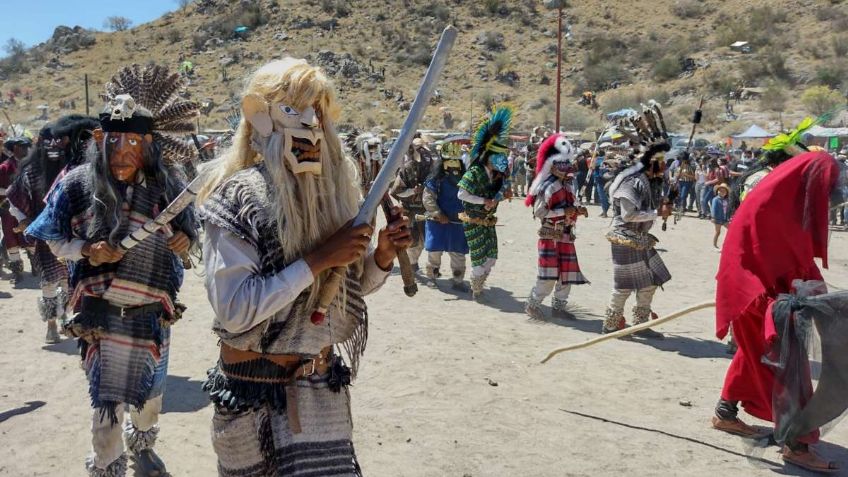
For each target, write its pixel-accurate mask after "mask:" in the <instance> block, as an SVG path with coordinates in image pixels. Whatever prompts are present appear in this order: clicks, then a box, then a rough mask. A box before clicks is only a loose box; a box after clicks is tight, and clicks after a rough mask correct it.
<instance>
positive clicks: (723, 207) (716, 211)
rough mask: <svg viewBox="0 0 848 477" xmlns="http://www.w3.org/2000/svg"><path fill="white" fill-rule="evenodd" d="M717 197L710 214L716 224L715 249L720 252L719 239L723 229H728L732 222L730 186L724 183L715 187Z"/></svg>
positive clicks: (714, 199)
mask: <svg viewBox="0 0 848 477" xmlns="http://www.w3.org/2000/svg"><path fill="white" fill-rule="evenodd" d="M714 190H715V197H713V199H712V201H711V202H710V214H711V215H712V218H713V220H712V222H713V224H715V235H713V247H715V249H716V250H718V239H719V237H720V236H721V228H722V227H725V228H726V227H727V224H728V223H729V222H730V216H729V206H730V204H729V201H728V199H727V196H728V195H729V194H730V186H728V185H727V183H725V182H722V183H721V184H718V185H717V186H715V189H714Z"/></svg>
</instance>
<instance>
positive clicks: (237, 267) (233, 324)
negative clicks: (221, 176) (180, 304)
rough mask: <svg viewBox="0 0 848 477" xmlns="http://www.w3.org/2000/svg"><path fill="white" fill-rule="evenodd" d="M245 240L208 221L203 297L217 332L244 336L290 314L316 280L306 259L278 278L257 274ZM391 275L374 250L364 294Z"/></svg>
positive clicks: (255, 259)
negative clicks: (221, 331)
mask: <svg viewBox="0 0 848 477" xmlns="http://www.w3.org/2000/svg"><path fill="white" fill-rule="evenodd" d="M245 245H246V244H245V242H244V241H243V240H242V239H240V238H239V237H237V236H236V235H234V234H232V233H231V232H229V231H227V230H225V229H221V228H219V227H217V226H215V225H214V224H212V223H209V222H207V223H206V234H205V237H204V240H203V261H204V263H205V266H206V293H207V295H208V297H209V302H210V303H211V304H212V309H213V310H214V311H215V324H214V328H215V329H223V330H226V331H228V332H230V333H242V332H245V331H248V330H250V329H252V328H253V327H255V326H256V325H257V324H259V323H262V322H263V321H266V320H268V319H270V318H271V317H273V316H274V315H275V314H277V313H280V312H282V313H284V314H286V313H288V311H289V310H290V309H291V307H292V305H293V303H294V301H295V299H296V298H297V297H298V296H299V295H300V294H301V293H302V292H303V291H304V290H306V289H307V288H308V287H309V286H310V285H312V283H313V282H314V277H313V275H312V270H311V269H310V268H309V265H308V264H307V263H306V261H305V260H303V259H301V260H297V261H296V262H294V263H292V264H290V265H289V266H287V267H286V268H284V269H283V270H281V271H280V272H278V273H277V274H276V275H272V276H267V277H263V276H261V275H260V273H259V270H260V258H259V254H258V253H257V252H256V250H255V249H253V248H252V247H248V246H245ZM388 276H389V272H387V271H384V270H382V269H380V267H379V266H378V265H377V262H376V261H375V259H374V253H373V250H372V251H371V253H369V254H368V256H367V257H366V259H365V268H364V270H363V274H362V279H361V286H362V294H363V295H367V294H369V293H373V292H374V291H376V290H377V289H379V288H380V287H381V286H382V285H383V284H384V283H385V282H386V279H387V278H388Z"/></svg>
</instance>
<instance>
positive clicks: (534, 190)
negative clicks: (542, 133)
mask: <svg viewBox="0 0 848 477" xmlns="http://www.w3.org/2000/svg"><path fill="white" fill-rule="evenodd" d="M555 156H560V157H558V158H557V159H556V160H560V161H565V160H569V159H574V147H573V146H572V145H571V142H569V141H568V139H566V138H565V136H564V135H563V134H561V133H556V134H552V135H550V136H548V137H547V139H545V140H544V141H543V142H542V145H541V146H539V152H538V153H537V154H536V176H535V178H534V179H533V184H531V185H530V190H529V191H528V194H527V198H526V199H525V200H524V204H525V205H526V206H527V207H531V206H532V205H533V203H534V202H535V201H536V196H537V195H538V194H539V192H540V191H539V188H540V187H541V185H542V183H543V182H544V181H545V180H546V179H547V178H548V177H550V175H551V164H552V163H553V162H554V161H552V160H550V159H551V158H553V157H555Z"/></svg>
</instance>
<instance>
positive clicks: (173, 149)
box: [27, 65, 199, 477]
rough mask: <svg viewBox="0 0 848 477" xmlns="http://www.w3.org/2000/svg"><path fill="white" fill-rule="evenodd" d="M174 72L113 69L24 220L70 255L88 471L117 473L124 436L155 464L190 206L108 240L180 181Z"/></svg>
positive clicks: (134, 224) (185, 116) (160, 204)
mask: <svg viewBox="0 0 848 477" xmlns="http://www.w3.org/2000/svg"><path fill="white" fill-rule="evenodd" d="M184 81H185V80H183V79H182V78H181V77H180V76H179V75H177V74H170V73H169V72H168V71H167V69H165V68H163V67H159V66H155V65H148V66H146V67H145V68H143V69H142V68H139V67H138V66H137V65H134V66H133V67H132V68H125V69H123V70H122V71H121V72H120V73H119V74H117V75H116V76H114V77H113V78H112V80H111V81H110V82H109V83H108V84H107V85H106V96H107V98H109V105H108V109H107V112H105V113H103V114H101V115H100V122H101V129H98V130H96V131H95V132H94V138H95V141H93V142H92V144H90V146H89V148H88V156H89V162H88V163H86V164H84V165H82V166H79V167H77V168H75V169H74V170H72V171H71V172H69V173H68V174H67V175H66V176H65V177H64V178H63V179H62V181H61V182H59V183H58V184H57V185H56V186H55V188H54V190H53V192H52V193H51V195H50V199H49V202H48V204H47V208H46V209H45V210H44V211H43V212H42V213H41V214H40V215H39V216H38V218H37V219H36V220H35V221H34V222H33V223H32V225H30V226H29V228H28V229H27V234H28V235H30V236H33V237H35V238H37V239H39V240H42V241H45V242H46V243H48V244H49V246H50V249H51V250H52V251H53V252H54V253H55V254H56V255H57V256H58V257H60V258H63V259H65V260H67V261H69V262H73V267H72V270H73V273H72V275H71V283H72V285H73V294H72V296H71V301H70V307H71V308H72V309H73V310H74V311H75V312H76V314H75V315H74V318H73V320H71V322H70V323H69V324H68V325H67V326H66V327H65V331H66V333H67V334H69V335H71V336H75V337H77V338H79V344H80V350H81V354H82V358H83V368H84V369H85V372H86V376H87V377H88V389H89V393H90V396H91V405H92V407H93V408H94V413H93V417H92V423H91V432H92V440H91V442H92V454H91V456H90V457H89V458H88V460H87V461H86V468H87V469H88V472H89V475H91V476H96V477H112V476H123V475H125V473H126V469H127V460H128V456H127V455H126V454H125V451H124V440H126V444H127V447H128V449H129V457H132V458H133V460H135V462H136V467H137V474H136V475H143V476H162V475H165V472H166V469H165V464H164V463H163V462H162V460H161V459H160V458H159V457H158V456H157V455H156V453H155V452H154V451H153V446H154V444H155V443H156V438H157V436H158V434H159V425H158V420H159V412H160V411H161V409H162V394H163V392H164V386H165V378H166V376H167V372H168V356H169V348H170V335H171V332H170V327H171V325H173V324H174V323H175V322H176V321H177V320H178V319H179V317H180V316H181V314H182V309H181V306H180V305H178V304H177V303H176V298H177V292H178V290H179V288H180V285H181V283H182V277H183V265H182V260H181V259H180V257H179V255H180V254H184V253H185V252H186V251H187V250H188V248H189V246H190V244H191V243H192V242H193V241H195V240H196V238H197V230H196V225H195V221H194V217H193V213H192V209H186V210H184V211H182V212H181V213H180V214H179V215H178V216H177V217H176V218H175V219H174V220H173V221H172V222H171V223H170V224H169V225H168V226H166V227H164V228H163V229H160V230H159V231H157V232H155V233H153V234H151V235H150V236H149V237H147V238H145V239H144V240H142V241H141V242H139V243H138V244H137V245H136V246H135V247H133V248H130V249H129V250H128V251H124V250H123V249H122V248H120V247H119V246H118V244H119V242H121V240H122V239H124V237H126V236H127V235H129V234H130V233H132V232H134V231H135V230H137V229H139V228H140V227H141V226H143V225H145V224H146V223H147V222H149V221H150V220H152V219H153V218H154V217H156V215H158V213H159V212H160V211H161V210H162V209H163V208H164V207H166V206H167V205H168V204H169V203H170V201H171V200H173V199H174V198H175V197H176V196H177V194H179V193H180V192H181V191H182V189H183V186H184V183H183V181H182V180H181V177H182V173H181V171H180V168H179V166H178V163H179V162H180V161H183V160H186V159H187V158H192V157H193V154H195V150H194V148H192V147H189V146H188V143H187V142H185V141H183V140H182V138H181V137H174V136H172V135H171V134H176V133H179V134H185V133H189V132H193V131H194V128H193V125H194V118H195V116H196V115H197V114H198V110H199V105H197V104H195V103H190V102H185V101H182V100H180V99H178V96H179V92H180V90H181V88H182V87H183V86H184V85H185V83H184ZM136 98H138V99H136ZM127 408H129V409H128V410H129V419H128V420H127V421H126V422H125V423H124V412H125V409H127Z"/></svg>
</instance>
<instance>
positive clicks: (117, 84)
mask: <svg viewBox="0 0 848 477" xmlns="http://www.w3.org/2000/svg"><path fill="white" fill-rule="evenodd" d="M185 86H186V80H185V78H183V77H182V76H180V74H179V73H171V72H170V71H169V70H168V68H167V67H165V66H161V65H157V64H154V63H151V64H148V65H147V66H145V67H141V66H139V65H132V66H127V67H124V68H123V69H122V70H121V71H119V72H118V73H117V74H115V76H113V77H112V79H111V80H110V81H109V82H108V83H106V94H105V99H106V100H107V101H111V100H113V99H115V98H116V97H117V96H118V95H122V94H128V95H130V96H131V97H132V98H133V99H134V100H135V101H136V103H137V104H138V105H139V106H141V107H143V108H144V109H146V110H148V111H149V112H150V114H151V115H152V117H153V128H152V129H153V131H152V134H153V140H154V141H155V142H156V143H158V144H159V146H160V147H161V148H162V158H163V159H164V160H165V161H166V162H168V163H180V162H185V161H193V160H195V158H196V157H197V150H196V149H195V148H194V147H192V146H191V144H190V143H189V142H188V141H186V140H185V139H184V136H185V135H186V134H191V133H194V132H195V118H196V117H197V116H199V115H200V104H199V103H197V102H194V101H186V100H183V99H182V98H180V92H181V91H182V90H183V89H185Z"/></svg>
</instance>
